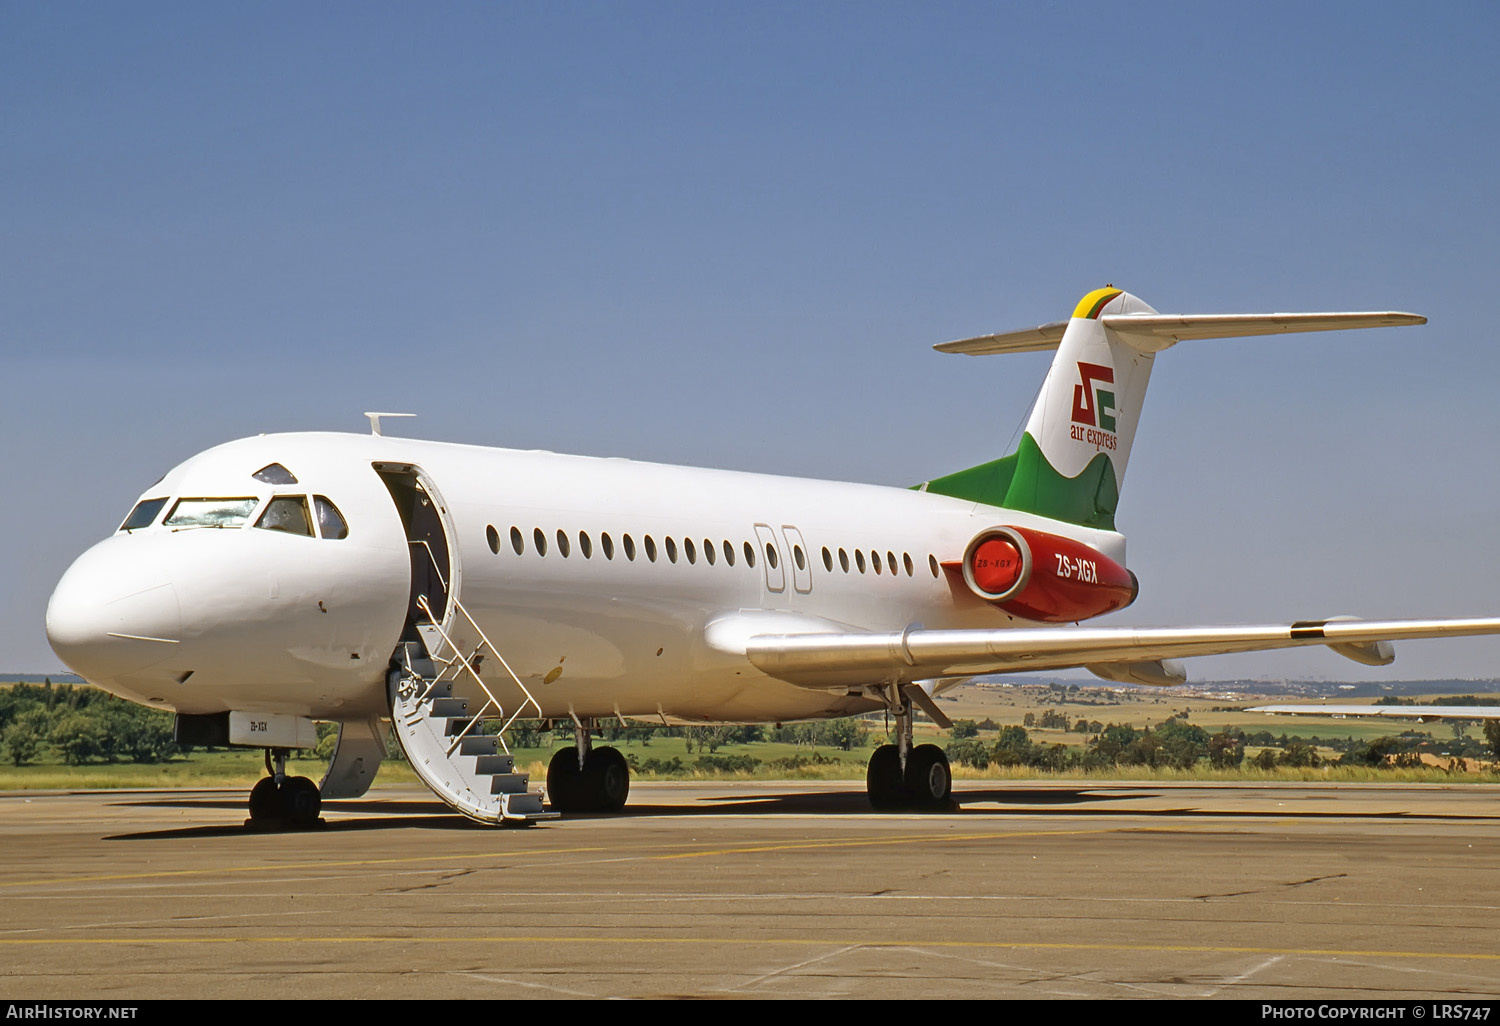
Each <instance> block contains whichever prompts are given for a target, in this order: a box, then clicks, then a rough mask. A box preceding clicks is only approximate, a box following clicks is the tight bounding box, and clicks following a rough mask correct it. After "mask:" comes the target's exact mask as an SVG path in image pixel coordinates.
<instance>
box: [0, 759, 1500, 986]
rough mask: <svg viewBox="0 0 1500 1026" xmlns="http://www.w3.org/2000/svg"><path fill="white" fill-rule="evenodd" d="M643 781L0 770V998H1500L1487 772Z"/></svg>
mask: <svg viewBox="0 0 1500 1026" xmlns="http://www.w3.org/2000/svg"><path fill="white" fill-rule="evenodd" d="M862 791H863V789H862V786H861V785H860V784H855V783H846V784H828V783H805V782H790V783H764V782H733V783H681V784H677V783H664V784H649V783H648V784H643V783H636V784H635V785H634V786H633V788H632V793H631V802H630V805H629V807H628V811H627V812H626V813H625V814H622V815H618V816H573V817H568V818H566V819H564V820H560V821H557V822H553V823H549V824H544V825H539V826H536V827H531V828H527V829H496V828H487V827H482V826H480V825H478V824H472V823H469V822H468V821H466V820H464V819H462V818H460V817H458V816H456V815H452V814H450V813H448V812H447V811H446V809H445V807H444V806H442V805H441V804H439V803H438V802H436V801H435V800H433V799H432V798H431V796H430V795H428V794H427V792H425V791H424V790H421V789H420V788H412V787H399V788H398V787H391V788H383V787H377V788H376V789H375V790H373V791H372V792H371V794H370V795H369V796H367V797H366V798H363V799H360V800H357V801H336V802H328V803H326V804H325V806H324V820H325V825H324V826H323V827H322V828H320V829H315V830H310V831H305V832H300V833H259V832H251V831H247V830H245V829H244V828H243V826H242V824H243V821H244V795H242V794H239V793H237V792H234V793H231V792H224V791H159V792H141V791H133V792H120V791H112V792H90V793H69V794H41V793H36V792H29V793H8V794H0V998H10V999H40V998H63V999H83V998H98V999H112V1000H128V999H140V998H214V999H222V998H303V997H313V998H481V999H510V998H559V997H580V998H597V997H678V996H682V997H756V998H772V997H796V998H826V997H835V998H837V997H850V998H887V999H889V998H1119V997H1145V998H1172V997H1185V998H1214V997H1226V998H1254V999H1278V1000H1313V999H1412V998H1432V999H1446V1000H1470V1001H1472V1000H1476V999H1489V998H1495V997H1496V996H1500V789H1496V788H1495V787H1493V786H1483V785H1455V786H1441V785H1426V786H1422V785H1342V786H1331V785H1318V784H1270V785H1268V784H1161V783H1108V782H1082V781H1079V782H1047V783H1031V782H1019V783H1016V784H1008V785H1004V786H1002V785H999V784H992V783H989V782H980V781H960V782H959V790H958V792H957V795H956V796H957V797H958V799H959V801H960V803H961V805H960V807H959V808H958V809H956V810H955V811H952V812H949V813H941V814H926V815H904V814H875V813H872V812H870V811H869V807H868V805H867V804H866V802H865V800H864V797H863V793H862Z"/></svg>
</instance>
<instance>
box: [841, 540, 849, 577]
mask: <svg viewBox="0 0 1500 1026" xmlns="http://www.w3.org/2000/svg"><path fill="white" fill-rule="evenodd" d="M839 566H841V567H843V568H844V573H846V574H847V573H848V572H849V553H847V552H845V551H844V550H843V547H842V546H840V548H839Z"/></svg>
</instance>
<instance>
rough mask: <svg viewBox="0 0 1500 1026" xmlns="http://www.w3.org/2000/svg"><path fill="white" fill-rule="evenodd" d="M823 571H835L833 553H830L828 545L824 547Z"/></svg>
mask: <svg viewBox="0 0 1500 1026" xmlns="http://www.w3.org/2000/svg"><path fill="white" fill-rule="evenodd" d="M823 569H824V570H830V571H831V570H832V569H833V553H832V552H829V551H828V546H827V545H824V546H823Z"/></svg>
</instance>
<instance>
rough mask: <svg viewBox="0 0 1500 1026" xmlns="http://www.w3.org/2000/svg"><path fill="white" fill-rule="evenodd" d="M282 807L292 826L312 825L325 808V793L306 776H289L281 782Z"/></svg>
mask: <svg viewBox="0 0 1500 1026" xmlns="http://www.w3.org/2000/svg"><path fill="white" fill-rule="evenodd" d="M281 807H282V810H283V812H284V814H285V816H286V821H287V822H288V823H290V824H291V825H292V826H299V827H305V826H312V825H313V824H314V823H316V822H317V821H318V813H319V811H321V810H322V808H323V795H322V794H321V793H320V792H319V791H318V785H317V784H314V783H313V782H312V781H311V780H309V779H307V778H306V777H287V778H286V780H284V781H282V784H281Z"/></svg>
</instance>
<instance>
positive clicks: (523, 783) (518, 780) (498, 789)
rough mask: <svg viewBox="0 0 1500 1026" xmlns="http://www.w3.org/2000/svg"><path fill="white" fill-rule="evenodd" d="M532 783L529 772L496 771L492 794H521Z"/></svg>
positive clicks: (491, 788) (491, 789) (491, 786)
mask: <svg viewBox="0 0 1500 1026" xmlns="http://www.w3.org/2000/svg"><path fill="white" fill-rule="evenodd" d="M530 783H531V775H530V774H528V773H496V774H495V775H494V777H493V778H492V782H491V784H490V794H520V793H521V792H522V791H525V790H526V788H527V786H528V785H529V784H530Z"/></svg>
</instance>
